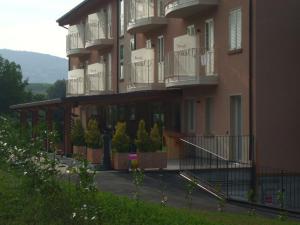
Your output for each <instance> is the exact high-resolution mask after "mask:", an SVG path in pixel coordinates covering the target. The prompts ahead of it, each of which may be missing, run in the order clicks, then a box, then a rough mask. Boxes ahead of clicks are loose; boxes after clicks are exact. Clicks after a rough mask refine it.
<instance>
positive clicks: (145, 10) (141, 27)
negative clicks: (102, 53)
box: [127, 0, 167, 33]
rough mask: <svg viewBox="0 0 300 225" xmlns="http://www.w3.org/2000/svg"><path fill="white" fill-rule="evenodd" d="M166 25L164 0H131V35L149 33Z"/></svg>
mask: <svg viewBox="0 0 300 225" xmlns="http://www.w3.org/2000/svg"><path fill="white" fill-rule="evenodd" d="M166 24H167V19H166V18H165V16H164V7H163V1H162V0H130V14H129V23H128V26H127V31H128V32H129V33H142V32H147V31H149V30H153V29H157V28H159V27H161V26H164V25H166Z"/></svg>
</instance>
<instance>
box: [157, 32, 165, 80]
mask: <svg viewBox="0 0 300 225" xmlns="http://www.w3.org/2000/svg"><path fill="white" fill-rule="evenodd" d="M157 59H158V81H159V82H161V83H162V82H164V36H159V37H158V38H157Z"/></svg>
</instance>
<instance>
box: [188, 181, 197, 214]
mask: <svg viewBox="0 0 300 225" xmlns="http://www.w3.org/2000/svg"><path fill="white" fill-rule="evenodd" d="M185 188H186V194H185V199H186V203H187V207H188V208H189V209H190V208H191V207H192V202H193V193H194V191H195V190H196V188H197V183H196V180H195V179H193V180H189V181H188V182H187V183H186V186H185Z"/></svg>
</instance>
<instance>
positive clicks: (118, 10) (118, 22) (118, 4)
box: [116, 0, 125, 94]
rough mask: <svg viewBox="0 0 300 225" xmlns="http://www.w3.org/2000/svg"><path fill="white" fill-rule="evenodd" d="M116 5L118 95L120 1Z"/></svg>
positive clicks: (117, 0)
mask: <svg viewBox="0 0 300 225" xmlns="http://www.w3.org/2000/svg"><path fill="white" fill-rule="evenodd" d="M123 1H124V0H123ZM116 3H117V15H116V18H117V94H118V93H119V75H120V74H119V72H120V65H119V64H120V56H119V53H120V40H119V38H120V18H119V16H120V0H116ZM124 4H125V3H124ZM124 16H125V15H124ZM124 23H125V20H124ZM124 35H125V34H124Z"/></svg>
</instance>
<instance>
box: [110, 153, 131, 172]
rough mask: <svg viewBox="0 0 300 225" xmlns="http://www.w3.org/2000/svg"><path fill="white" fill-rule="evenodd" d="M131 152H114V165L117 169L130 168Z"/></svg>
mask: <svg viewBox="0 0 300 225" xmlns="http://www.w3.org/2000/svg"><path fill="white" fill-rule="evenodd" d="M128 155H129V153H118V152H114V153H113V154H112V166H113V168H114V169H115V170H128V168H129V159H128Z"/></svg>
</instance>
